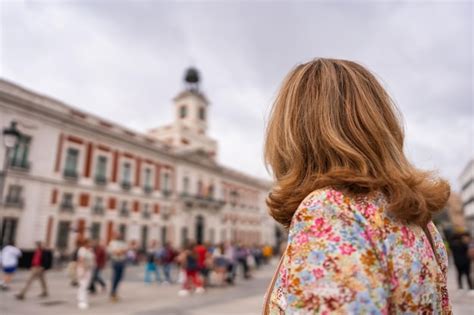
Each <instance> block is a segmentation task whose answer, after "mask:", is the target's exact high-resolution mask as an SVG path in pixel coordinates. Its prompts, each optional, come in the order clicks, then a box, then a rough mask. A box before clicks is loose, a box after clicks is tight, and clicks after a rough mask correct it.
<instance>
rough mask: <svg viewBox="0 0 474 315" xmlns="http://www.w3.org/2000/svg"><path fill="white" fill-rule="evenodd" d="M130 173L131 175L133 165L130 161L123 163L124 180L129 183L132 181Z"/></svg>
mask: <svg viewBox="0 0 474 315" xmlns="http://www.w3.org/2000/svg"><path fill="white" fill-rule="evenodd" d="M130 175H131V166H130V163H128V162H127V163H124V164H123V169H122V180H123V181H124V182H127V183H129V182H130Z"/></svg>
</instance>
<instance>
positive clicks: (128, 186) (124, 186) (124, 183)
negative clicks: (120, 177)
mask: <svg viewBox="0 0 474 315" xmlns="http://www.w3.org/2000/svg"><path fill="white" fill-rule="evenodd" d="M121 186H122V189H123V190H130V189H131V188H132V183H131V182H129V181H125V180H124V181H122V183H121Z"/></svg>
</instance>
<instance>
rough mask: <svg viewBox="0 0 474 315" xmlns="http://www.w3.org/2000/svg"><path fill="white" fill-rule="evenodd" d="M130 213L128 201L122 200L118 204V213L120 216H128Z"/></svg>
mask: <svg viewBox="0 0 474 315" xmlns="http://www.w3.org/2000/svg"><path fill="white" fill-rule="evenodd" d="M129 214H130V210H128V202H127V201H122V203H121V205H120V213H119V215H120V216H121V217H128V216H129Z"/></svg>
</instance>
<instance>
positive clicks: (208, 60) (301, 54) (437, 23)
mask: <svg viewBox="0 0 474 315" xmlns="http://www.w3.org/2000/svg"><path fill="white" fill-rule="evenodd" d="M2 7H3V10H2V16H1V18H2V21H3V22H2V24H3V25H2V31H1V44H2V47H3V49H2V55H1V63H0V66H1V72H2V76H3V77H6V78H7V79H10V80H12V81H14V82H18V83H20V84H22V85H25V86H27V87H29V88H32V89H34V90H37V91H39V92H41V93H45V94H48V95H50V96H53V97H55V98H58V99H61V100H63V101H65V102H67V103H70V104H72V105H75V106H78V107H80V108H83V109H85V110H87V111H91V112H93V113H95V114H98V115H101V116H105V117H108V118H111V119H113V120H115V121H117V122H119V123H122V124H124V125H126V126H129V127H132V128H134V129H137V130H141V131H144V130H146V129H149V128H152V127H155V126H158V125H162V124H164V123H167V122H169V121H171V120H172V119H173V117H172V115H173V111H172V105H171V99H172V97H173V96H174V95H176V94H177V93H178V92H179V90H180V89H181V88H182V81H181V80H182V75H183V71H184V69H185V68H186V67H187V66H189V65H191V64H193V65H195V66H196V67H198V68H199V69H200V70H201V74H202V77H203V84H202V88H203V90H204V91H205V93H206V94H207V95H208V98H209V99H210V100H211V103H212V105H211V107H210V116H209V118H210V134H211V136H213V137H215V138H217V140H218V141H219V146H220V152H219V158H220V161H221V162H222V163H223V164H226V165H229V166H231V167H234V168H237V169H239V170H242V171H246V172H248V173H250V174H255V175H259V176H268V175H267V174H266V170H265V168H264V166H263V162H262V157H261V156H262V146H263V131H264V123H265V118H266V115H267V114H268V111H269V106H270V105H271V101H272V99H273V97H274V95H275V93H276V91H277V89H278V86H279V84H280V82H281V80H282V79H283V77H284V75H285V74H286V73H287V72H288V71H289V69H291V68H292V67H293V66H294V65H295V64H297V63H299V62H304V61H306V60H308V59H311V58H314V57H317V56H325V57H336V58H346V59H353V60H356V61H359V62H361V63H363V64H365V65H367V66H368V67H369V68H370V69H371V70H373V71H374V72H376V73H377V75H378V76H379V77H380V78H381V80H382V81H383V83H384V85H385V86H386V87H387V89H388V90H389V92H390V93H391V94H392V95H393V97H394V99H395V100H396V102H397V104H398V105H399V106H400V108H401V110H402V113H403V115H404V117H405V122H406V125H407V152H408V155H409V157H410V158H411V159H412V160H413V161H414V162H415V164H416V165H417V166H419V167H422V168H436V169H439V170H440V172H441V174H442V175H444V176H446V177H448V178H449V179H450V180H451V181H452V182H453V183H455V181H456V178H457V176H458V175H459V172H460V171H461V170H462V168H463V166H464V165H465V164H466V163H467V161H468V160H469V159H470V158H472V157H473V156H474V152H473V150H474V142H473V132H474V130H473V126H472V125H473V124H472V122H473V121H474V113H473V91H472V86H473V73H472V71H473V60H472V56H473V51H472V47H473V33H472V29H473V25H472V24H473V22H472V12H473V11H472V4H471V3H469V2H455V3H445V2H442V3H434V2H433V3H428V2H415V3H393V2H390V3H382V4H380V3H378V4H377V3H374V2H356V3H352V4H349V3H345V2H335V3H329V2H313V3H311V2H277V3H269V2H158V1H148V2H132V1H130V2H124V1H118V2H117V1H114V2H110V1H97V2H62V3H49V2H29V1H25V2H3V3H2ZM12 25H14V27H12ZM455 184H456V183H455Z"/></svg>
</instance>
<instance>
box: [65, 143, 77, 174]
mask: <svg viewBox="0 0 474 315" xmlns="http://www.w3.org/2000/svg"><path fill="white" fill-rule="evenodd" d="M78 161H79V150H77V149H74V148H69V149H67V154H66V167H65V169H64V176H66V177H73V178H77V163H78Z"/></svg>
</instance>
